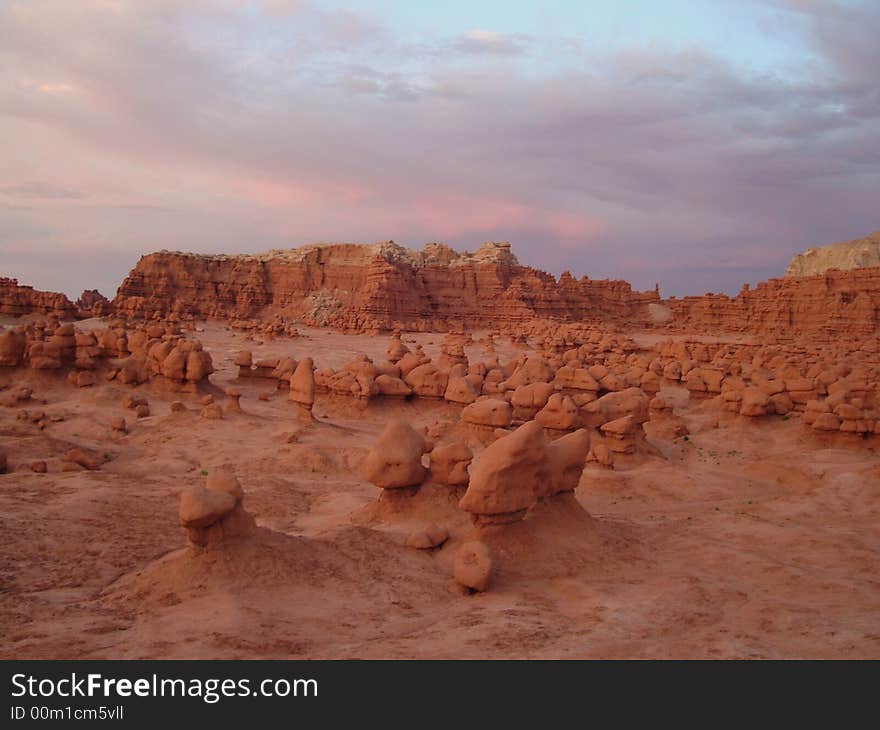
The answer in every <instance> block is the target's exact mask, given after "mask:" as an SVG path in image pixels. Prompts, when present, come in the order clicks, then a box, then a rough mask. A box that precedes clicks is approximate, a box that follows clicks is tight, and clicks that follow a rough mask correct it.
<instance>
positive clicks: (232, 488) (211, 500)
mask: <svg viewBox="0 0 880 730" xmlns="http://www.w3.org/2000/svg"><path fill="white" fill-rule="evenodd" d="M205 485H206V486H205V487H201V486H199V487H192V488H190V489H187V490H184V491H183V492H182V493H181V495H180V512H179V514H180V523H181V524H182V525H183V526H184V527H185V528H186V529H187V532H188V533H189V540H190V542H191V543H193V544H194V545H198V546H200V547H204V546H206V545H209V544H211V543H214V542H221V541H223V540H225V539H227V538H233V537H242V536H245V535H249V534H250V533H252V532H253V531H254V529H255V528H256V522H255V521H254V518H253V515H251V514H249V513H248V512H246V511H245V509H244V505H243V503H242V502H243V498H244V491H243V490H242V488H241V484H239V482H238V479H237V478H236V476H235V473H234V472H233V471H232V470H231V469H230V468H229V467H221V468H219V469H212V470H211V471H210V472H209V473H208V478H207V480H206V482H205Z"/></svg>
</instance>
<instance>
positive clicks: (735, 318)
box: [663, 267, 880, 338]
mask: <svg viewBox="0 0 880 730" xmlns="http://www.w3.org/2000/svg"><path fill="white" fill-rule="evenodd" d="M663 304H664V305H665V306H666V307H667V308H668V309H669V311H670V313H671V317H670V320H669V322H668V323H667V325H666V326H667V328H668V329H670V330H673V331H685V332H706V333H713V334H717V333H719V332H743V333H754V334H761V335H766V334H767V333H776V334H780V335H785V336H788V337H795V336H798V335H811V336H819V337H823V338H832V337H836V336H839V335H840V334H841V333H843V334H848V335H867V334H873V333H875V332H877V330H878V328H880V267H875V268H867V269H852V270H850V271H838V270H834V269H829V270H828V271H826V272H825V273H824V274H820V275H817V276H802V277H793V278H785V279H770V280H769V281H765V282H761V283H760V284H758V286H757V287H755V288H754V289H751V288H750V287H749V286H748V285H745V286H744V287H743V289H742V291H740V293H739V294H737V295H736V296H735V297H728V296H726V295H724V294H706V295H704V296H699V297H685V298H683V299H668V300H665V301H664V302H663Z"/></svg>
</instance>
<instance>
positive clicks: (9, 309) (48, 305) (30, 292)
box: [0, 277, 76, 317]
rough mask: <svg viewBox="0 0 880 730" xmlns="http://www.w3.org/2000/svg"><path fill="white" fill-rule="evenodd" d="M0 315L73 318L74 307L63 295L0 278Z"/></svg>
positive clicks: (74, 313) (14, 280)
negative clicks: (51, 315) (49, 315)
mask: <svg viewBox="0 0 880 730" xmlns="http://www.w3.org/2000/svg"><path fill="white" fill-rule="evenodd" d="M0 314H5V315H11V316H13V317H18V316H21V315H23V314H55V315H57V316H59V317H73V316H75V315H76V307H75V306H74V305H73V303H72V302H71V301H70V300H69V299H68V298H67V297H66V296H64V294H58V293H57V292H50V291H39V290H37V289H34V288H33V287H32V286H23V285H21V284H19V283H18V280H17V279H7V278H4V277H0Z"/></svg>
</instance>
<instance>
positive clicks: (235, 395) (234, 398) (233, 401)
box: [225, 388, 241, 413]
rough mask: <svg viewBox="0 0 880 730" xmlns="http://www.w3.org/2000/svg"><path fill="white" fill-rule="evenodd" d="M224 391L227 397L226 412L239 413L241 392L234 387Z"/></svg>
mask: <svg viewBox="0 0 880 730" xmlns="http://www.w3.org/2000/svg"><path fill="white" fill-rule="evenodd" d="M225 392H226V397H227V398H228V399H229V400H227V401H226V412H227V413H241V402H240V400H241V393H240V392H239V391H238V390H237V389H236V388H227V389H226V391H225Z"/></svg>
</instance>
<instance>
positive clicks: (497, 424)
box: [461, 398, 513, 428]
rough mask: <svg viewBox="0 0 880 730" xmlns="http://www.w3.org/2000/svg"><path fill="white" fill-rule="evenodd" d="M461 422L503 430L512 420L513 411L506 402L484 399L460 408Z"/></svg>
mask: <svg viewBox="0 0 880 730" xmlns="http://www.w3.org/2000/svg"><path fill="white" fill-rule="evenodd" d="M461 420H462V421H464V422H465V423H472V424H474V425H476V426H491V427H492V428H505V427H507V426H509V425H510V422H511V421H512V420H513V409H512V408H511V407H510V403H508V402H507V401H506V400H498V399H495V398H484V399H483V400H478V401H476V402H475V403H471V404H470V405H469V406H465V407H464V408H462V410H461Z"/></svg>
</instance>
